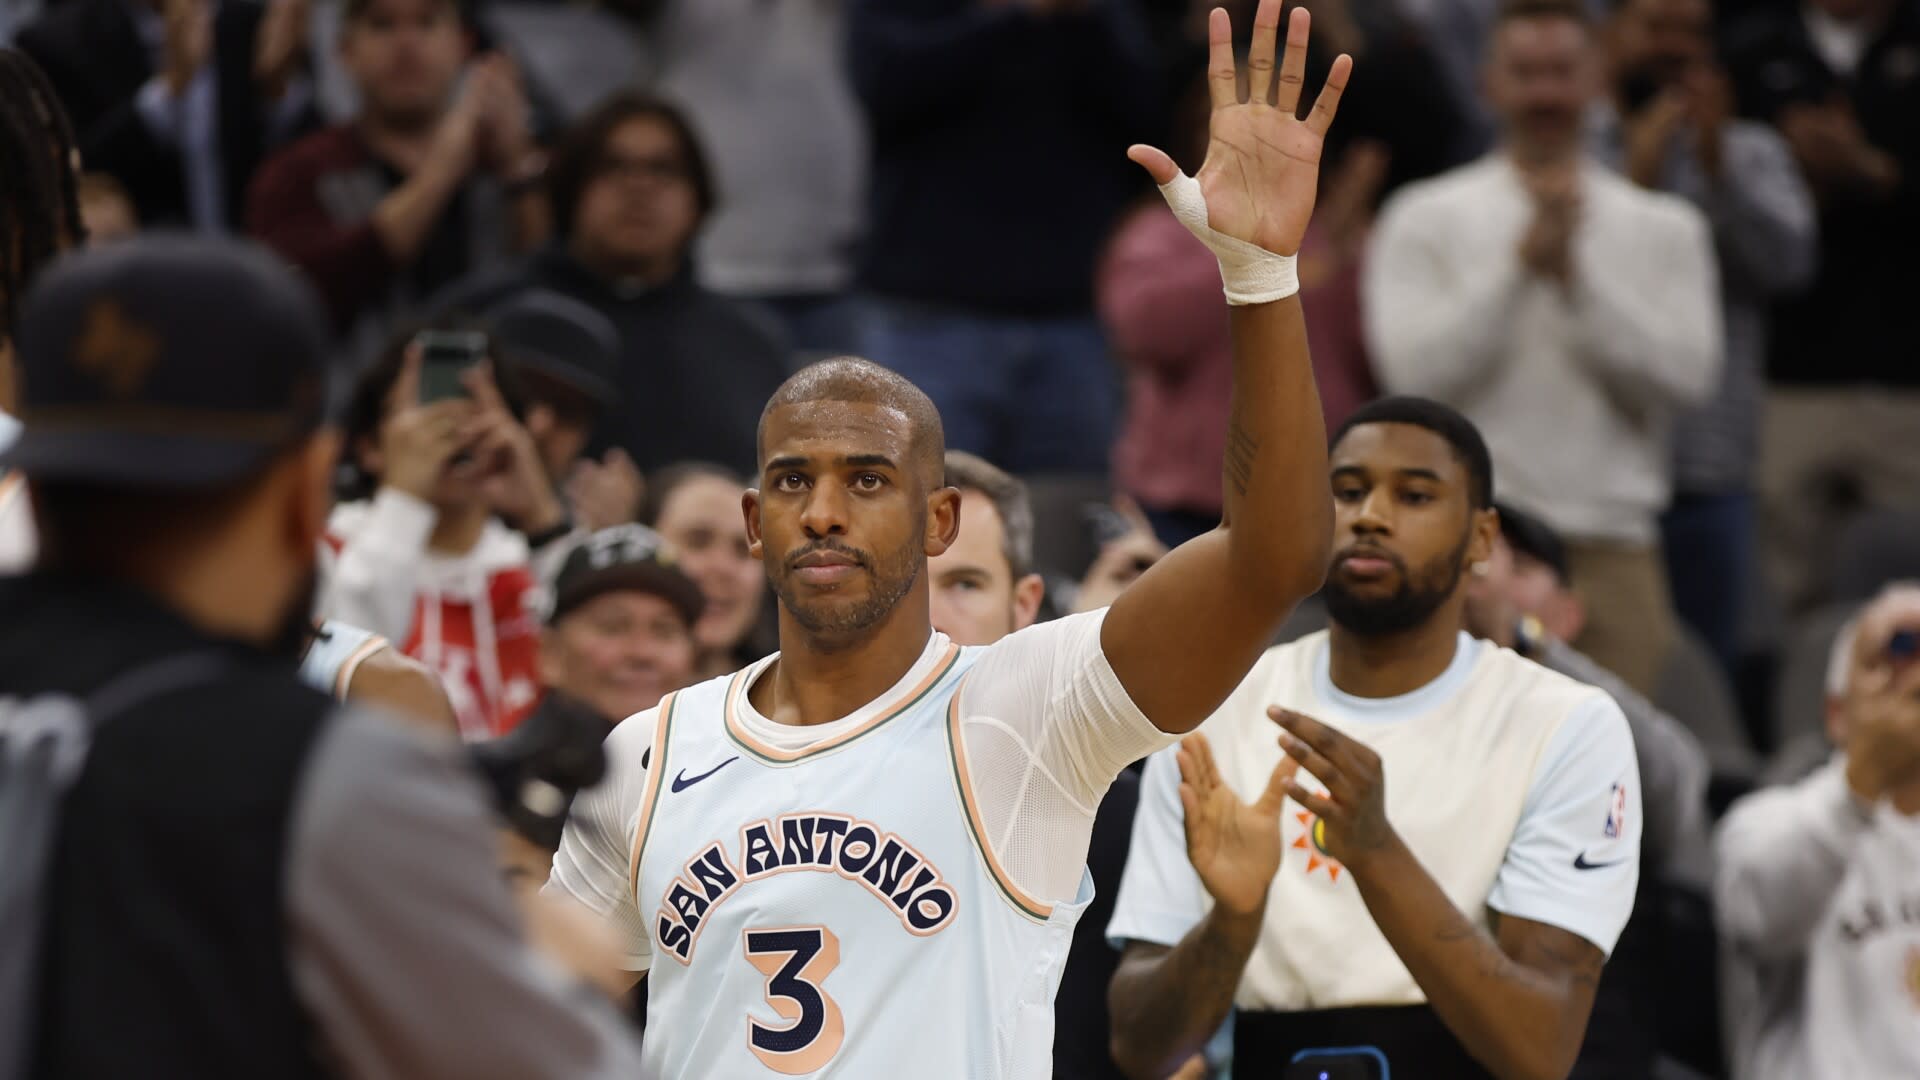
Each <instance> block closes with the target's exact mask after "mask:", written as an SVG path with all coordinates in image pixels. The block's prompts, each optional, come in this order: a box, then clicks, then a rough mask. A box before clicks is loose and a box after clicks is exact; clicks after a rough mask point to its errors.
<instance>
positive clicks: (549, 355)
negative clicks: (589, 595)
mask: <svg viewBox="0 0 1920 1080" xmlns="http://www.w3.org/2000/svg"><path fill="white" fill-rule="evenodd" d="M486 321H487V325H488V328H489V332H490V334H491V336H492V338H493V342H494V345H495V346H496V347H497V348H499V349H500V350H501V351H502V352H504V353H505V354H506V355H507V356H508V357H510V358H511V359H512V360H513V361H514V365H515V371H516V374H517V376H518V377H519V380H520V383H521V385H522V386H523V387H524V388H525V390H526V404H527V422H526V429H527V434H529V435H531V436H533V441H534V443H535V445H537V446H538V447H539V448H540V458H541V460H542V462H544V463H545V465H546V468H547V475H549V476H551V477H553V478H554V481H555V482H556V483H562V482H563V483H564V484H565V486H566V490H567V496H568V503H569V507H570V509H571V510H572V512H573V517H574V522H575V524H577V525H579V526H580V527H581V528H583V529H585V530H587V531H588V532H594V531H597V530H599V529H603V528H609V527H611V526H614V525H627V524H631V523H632V522H633V521H634V519H636V518H637V517H639V515H640V497H641V495H642V494H643V485H642V483H641V479H640V470H639V469H637V468H635V467H634V464H633V460H632V459H631V458H629V457H627V454H626V451H624V450H621V449H620V448H619V447H614V448H613V449H611V450H608V451H607V452H606V454H605V455H604V456H602V457H601V458H600V459H599V460H597V461H596V460H592V459H587V458H583V456H582V455H583V454H584V453H585V452H586V448H587V441H588V440H589V439H590V438H591V437H592V435H593V432H594V430H595V428H597V427H598V426H599V424H600V422H601V420H602V419H603V418H604V417H605V416H606V415H607V414H608V413H609V412H611V411H612V410H614V409H615V408H617V407H618V405H619V402H620V396H619V391H617V390H615V389H614V380H615V378H616V374H617V373H616V369H615V364H616V363H617V360H616V356H617V353H618V350H619V347H620V343H619V339H618V335H617V333H616V332H615V330H614V328H613V324H612V323H610V322H608V321H607V320H606V318H605V317H603V316H602V315H601V314H600V313H599V312H597V311H595V310H593V309H592V308H590V307H588V306H586V305H585V304H582V303H579V302H578V301H575V300H570V299H568V298H567V297H564V296H561V295H560V294H559V293H555V292H549V291H547V290H545V289H533V290H529V291H527V292H524V293H518V294H515V295H513V296H511V297H509V298H508V299H507V300H505V301H504V302H502V303H501V304H500V305H499V306H497V307H495V308H494V309H493V310H491V311H489V312H488V313H487V319H486Z"/></svg>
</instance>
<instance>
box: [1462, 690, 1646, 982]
mask: <svg viewBox="0 0 1920 1080" xmlns="http://www.w3.org/2000/svg"><path fill="white" fill-rule="evenodd" d="M1639 881H1640V771H1639V766H1638V765H1636V764H1635V761H1634V755H1633V736H1632V734H1631V733H1630V732H1629V731H1628V729H1627V719H1626V717H1625V716H1623V715H1622V714H1621V712H1620V706H1618V705H1616V704H1614V701H1613V699H1612V698H1610V697H1607V696H1606V695H1605V694H1603V693H1598V692H1596V693H1594V695H1593V696H1592V697H1591V699H1589V700H1588V701H1587V702H1586V703H1585V704H1582V705H1579V706H1576V707H1575V708H1574V709H1573V710H1572V711H1571V712H1570V713H1569V714H1568V715H1567V717H1566V719H1565V720H1563V721H1562V722H1561V724H1560V730H1558V731H1556V732H1554V735H1553V738H1552V740H1551V741H1550V742H1548V744H1547V748H1546V751H1545V752H1544V753H1542V754H1541V756H1540V762H1539V764H1538V765H1537V766H1536V767H1535V768H1534V773H1533V782H1532V784H1531V786H1530V787H1529V788H1528V790H1527V799H1526V803H1525V805H1524V806H1523V808H1522V809H1521V811H1520V824H1519V826H1518V827H1517V828H1516V829H1515V830H1514V834H1513V841H1512V843H1511V844H1510V845H1509V846H1508V848H1507V857H1506V861H1505V862H1504V863H1502V864H1501V867H1500V873H1499V876H1498V877H1497V878H1495V879H1494V884H1493V892H1492V893H1491V894H1490V895H1489V896H1488V897H1487V906H1488V907H1491V908H1493V909H1494V910H1495V911H1498V912H1501V913H1502V914H1505V915H1511V916H1514V917H1515V918H1521V919H1531V920H1533V921H1535V922H1542V923H1547V924H1549V925H1552V926H1557V927H1559V928H1560V929H1562V930H1565V931H1567V932H1569V933H1573V934H1578V935H1580V936H1581V937H1583V938H1585V939H1586V940H1588V941H1590V942H1592V943H1593V944H1594V945H1596V946H1598V947H1599V948H1600V951H1602V952H1606V953H1611V952H1612V951H1613V945H1614V942H1615V941H1617V940H1618V939H1619V937H1620V931H1621V930H1622V929H1624V928H1625V927H1626V925H1627V917H1628V916H1630V915H1632V914H1633V896H1634V889H1635V888H1636V887H1637V886H1638V885H1639Z"/></svg>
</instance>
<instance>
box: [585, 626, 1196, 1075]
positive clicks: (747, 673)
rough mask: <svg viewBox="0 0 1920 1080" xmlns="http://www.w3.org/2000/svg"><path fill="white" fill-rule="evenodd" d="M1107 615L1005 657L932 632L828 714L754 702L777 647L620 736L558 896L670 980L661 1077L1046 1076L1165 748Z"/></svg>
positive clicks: (661, 987) (657, 1000)
mask: <svg viewBox="0 0 1920 1080" xmlns="http://www.w3.org/2000/svg"><path fill="white" fill-rule="evenodd" d="M1102 617H1103V613H1094V614H1092V615H1090V616H1080V617H1075V618H1072V619H1064V620H1060V621H1058V622H1055V623H1049V624H1046V625H1044V626H1041V627H1035V628H1033V629H1031V630H1028V631H1023V632H1022V633H1020V634H1016V635H1013V636H1011V637H1008V638H1006V639H1003V640H1002V641H1001V642H1000V643H998V644H995V645H992V646H988V647H986V648H968V649H963V648H960V647H959V646H956V645H953V644H951V643H950V642H948V641H947V639H946V637H945V636H944V635H941V634H934V635H932V638H931V640H930V641H929V643H928V646H927V649H926V651H925V652H924V653H923V654H922V656H921V658H920V660H919V661H918V662H917V663H916V664H915V665H914V666H913V668H912V669H911V670H909V671H908V672H907V674H906V675H905V677H903V678H902V679H901V680H900V682H899V683H898V684H896V686H895V687H894V688H893V689H892V690H891V691H889V692H888V693H887V694H884V695H882V696H881V697H880V698H877V699H876V700H874V701H873V702H872V703H870V704H868V705H867V706H865V707H863V708H861V709H859V710H857V711H856V712H855V713H854V714H852V715H850V716H848V717H846V718H844V719H842V720H839V721H836V722H834V723H831V724H826V725H821V726H819V727H814V728H795V727H788V726H784V725H778V724H774V723H773V722H771V721H769V720H768V719H767V718H766V717H764V716H761V715H759V714H758V713H757V712H755V711H754V710H753V708H752V706H751V705H750V704H749V703H748V694H747V691H748V688H749V687H750V686H751V685H752V684H753V682H754V680H755V679H757V678H759V677H760V676H761V675H762V674H763V673H765V672H766V671H767V670H768V669H769V667H770V666H771V663H772V661H773V660H774V659H775V658H772V657H770V658H768V659H767V660H763V661H761V662H760V663H758V664H756V665H754V666H752V667H750V668H748V669H746V670H744V671H742V672H739V673H737V674H735V675H733V676H730V677H728V678H724V679H716V680H714V681H711V682H708V683H704V684H701V685H699V686H695V687H692V688H689V689H687V690H683V691H680V692H678V693H676V694H673V695H670V696H669V697H668V698H666V699H665V700H663V701H662V702H661V704H660V706H659V707H658V708H657V709H654V710H651V711H649V712H646V713H642V714H640V715H639V716H636V717H633V718H631V719H629V720H627V721H626V722H625V723H623V724H621V725H620V726H619V727H617V728H616V729H615V731H614V733H613V735H612V736H611V737H610V738H609V740H608V751H609V755H610V757H611V758H612V766H613V775H611V776H610V778H609V781H608V782H607V783H604V784H602V785H600V786H599V787H598V788H596V789H594V790H593V791H591V792H587V793H583V795H582V796H581V798H580V799H579V800H578V801H577V802H576V804H575V811H574V819H573V821H571V822H570V823H569V824H568V826H567V833H566V837H565V838H564V839H563V840H562V843H561V848H560V852H559V854H558V855H557V856H556V858H555V861H554V874H553V878H552V882H551V884H550V885H549V886H548V887H549V888H550V889H555V890H557V891H561V892H565V893H568V894H570V895H572V896H574V897H576V898H577V899H579V900H581V901H582V902H584V903H586V904H588V905H589V906H590V907H593V908H594V909H595V910H597V911H599V912H601V913H602V914H604V915H607V916H609V917H610V918H611V919H612V920H613V922H614V923H615V925H616V926H618V927H620V928H622V929H623V930H624V931H625V932H626V935H627V942H628V947H629V957H628V959H629V964H630V966H631V967H633V968H635V969H643V968H644V969H647V970H649V972H650V974H649V976H648V980H647V994H648V1015H647V1032H646V1046H645V1056H646V1059H647V1063H648V1067H649V1069H650V1071H651V1073H652V1075H655V1076H659V1077H663V1078H695V1077H702V1078H703V1077H739V1076H771V1075H801V1074H805V1075H813V1076H837V1077H880V1076H914V1077H935V1078H937V1077H951V1078H954V1080H975V1078H987V1077H993V1078H999V1077H1035V1078H1039V1077H1045V1076H1047V1075H1049V1074H1050V1072H1051V1068H1052V1054H1051V1050H1052V1043H1053V1004H1052V1002H1053V995H1054V991H1055V988H1056V987H1057V986H1058V984H1059V980H1060V972H1061V969H1062V967H1063V966H1064V965H1065V962H1066V957H1067V949H1068V945H1069V944H1070V941H1071V938H1072V934H1073V927H1074V923H1075V921H1076V920H1077V919H1078V918H1079V916H1080V913H1081V912H1082V911H1083V910H1084V909H1085V907H1086V905H1087V902H1088V901H1089V900H1091V899H1092V884H1091V880H1090V879H1089V878H1088V877H1087V874H1086V870H1085V860H1086V850H1087V844H1088V840H1089V837H1090V834H1091V827H1092V820H1093V809H1094V808H1095V807H1097V805H1098V804H1099V797H1100V795H1101V794H1103V793H1104V792H1105V789H1106V787H1107V785H1108V784H1109V783H1110V782H1111V780H1112V778H1113V776H1114V775H1116V774H1117V773H1118V772H1119V770H1120V769H1121V768H1124V767H1125V765H1126V764H1127V762H1128V761H1130V760H1133V759H1135V758H1137V757H1139V756H1142V755H1143V754H1145V753H1147V752H1150V751H1152V750H1153V749H1155V748H1157V747H1159V746H1161V745H1164V744H1165V742H1166V741H1167V738H1168V737H1167V736H1164V735H1162V734H1161V733H1160V732H1158V731H1157V730H1156V729H1154V728H1153V727H1152V725H1151V724H1150V723H1148V722H1147V720H1146V718H1145V717H1144V716H1142V715H1140V713H1139V711H1138V709H1136V708H1135V707H1134V706H1133V704H1132V702H1131V701H1130V700H1129V699H1127V697H1126V694H1125V692H1124V691H1123V690H1121V689H1120V687H1119V682H1118V680H1117V678H1115V676H1114V675H1113V672H1112V669H1111V668H1110V667H1109V666H1108V665H1107V663H1106V659H1105V657H1104V656H1103V655H1102V654H1101V652H1100V649H1099V628H1100V621H1101V618H1102Z"/></svg>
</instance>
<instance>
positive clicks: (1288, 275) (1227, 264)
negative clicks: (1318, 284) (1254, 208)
mask: <svg viewBox="0 0 1920 1080" xmlns="http://www.w3.org/2000/svg"><path fill="white" fill-rule="evenodd" d="M1160 195H1161V197H1162V198H1164V199H1166V200H1167V205H1168V206H1169V207H1171V208H1172V210H1173V216H1174V217H1176V218H1179V219H1180V224H1182V225H1185V226H1186V227H1187V231H1188V232H1190V233H1192V234H1193V235H1194V236H1196V237H1199V239H1200V242H1201V243H1202V244H1205V245H1206V246H1207V250H1208V251H1211V252H1213V257H1214V258H1216V259H1218V260H1219V261H1220V284H1221V287H1222V291H1224V292H1225V293H1226V294H1227V303H1229V304H1236V305H1237V304H1264V303H1267V302H1268V301H1272V300H1283V299H1285V298H1287V297H1289V296H1292V295H1293V294H1294V293H1297V292H1299V291H1300V278H1299V275H1298V274H1296V273H1295V271H1294V256H1292V255H1275V254H1274V253H1273V252H1271V251H1268V250H1267V249H1265V248H1263V247H1258V246H1255V245H1253V244H1249V243H1247V242H1246V241H1245V240H1236V239H1234V238H1233V237H1231V236H1223V235H1221V234H1220V233H1217V232H1214V231H1213V227H1212V226H1210V225H1208V224H1207V200H1206V198H1205V196H1203V195H1201V194H1200V181H1198V180H1195V179H1194V178H1193V177H1191V176H1188V175H1187V174H1186V173H1179V174H1177V175H1175V176H1174V178H1173V179H1171V180H1169V181H1167V182H1166V183H1164V184H1161V185H1160Z"/></svg>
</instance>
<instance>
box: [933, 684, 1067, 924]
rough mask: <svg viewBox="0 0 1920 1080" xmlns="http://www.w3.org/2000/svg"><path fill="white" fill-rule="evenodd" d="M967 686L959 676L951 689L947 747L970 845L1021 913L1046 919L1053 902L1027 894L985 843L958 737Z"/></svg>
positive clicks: (1050, 911)
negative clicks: (975, 848) (971, 837)
mask: <svg viewBox="0 0 1920 1080" xmlns="http://www.w3.org/2000/svg"><path fill="white" fill-rule="evenodd" d="M966 685H967V682H966V678H965V676H962V677H961V680H960V685H959V686H958V687H956V688H955V689H954V691H953V700H952V701H951V702H949V703H948V704H947V747H948V749H950V750H951V751H952V752H953V781H954V783H955V784H957V785H959V788H960V804H961V806H962V807H964V808H965V810H966V812H967V831H968V832H971V833H972V834H973V844H974V846H975V847H977V848H979V849H980V856H981V858H983V859H985V860H986V863H987V872H988V873H989V874H991V875H992V876H993V883H994V884H995V885H998V886H1000V892H1001V893H1002V894H1003V895H1005V896H1006V898H1007V899H1008V900H1009V901H1011V902H1012V903H1013V906H1014V907H1016V908H1019V909H1020V911H1021V912H1022V913H1023V914H1026V915H1028V916H1031V917H1032V918H1035V919H1039V920H1040V921H1042V922H1045V921H1046V920H1048V919H1050V918H1052V917H1053V905H1052V904H1047V903H1042V902H1041V901H1039V900H1036V899H1034V898H1033V897H1031V896H1028V895H1027V894H1026V892H1025V891H1023V890H1022V889H1021V888H1020V886H1018V885H1015V884H1014V883H1013V877H1012V875H1010V874H1008V873H1007V871H1006V868H1005V867H1003V866H1001V865H1000V860H999V859H997V858H994V855H993V845H991V844H989V843H987V823H986V819H984V818H983V817H981V816H980V805H979V803H977V802H976V801H975V800H974V797H973V778H972V777H971V776H969V775H968V773H967V751H966V747H965V745H964V744H963V742H962V740H961V737H960V693H961V691H963V690H965V689H966Z"/></svg>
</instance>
